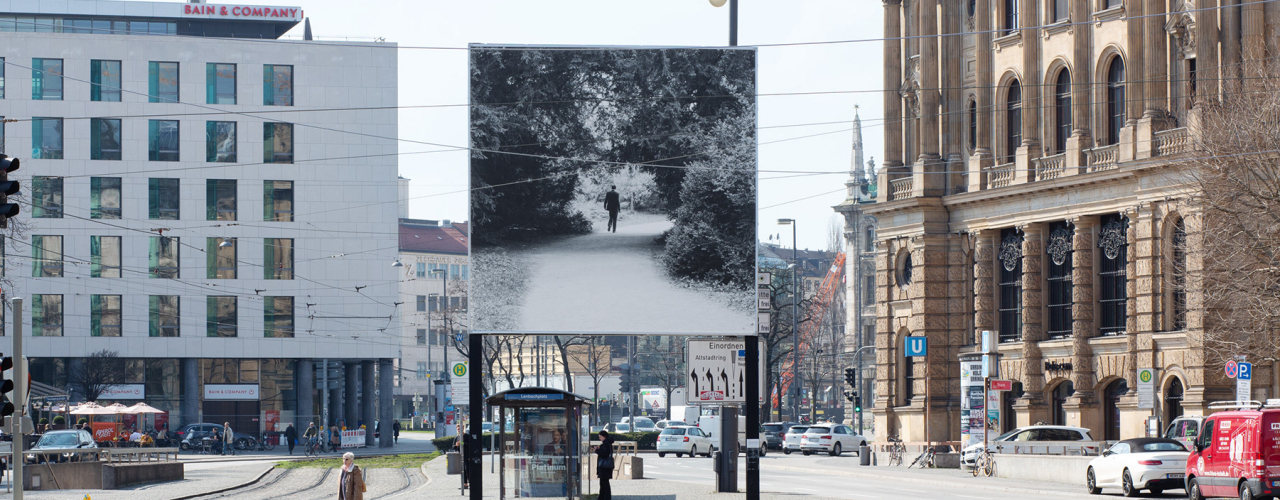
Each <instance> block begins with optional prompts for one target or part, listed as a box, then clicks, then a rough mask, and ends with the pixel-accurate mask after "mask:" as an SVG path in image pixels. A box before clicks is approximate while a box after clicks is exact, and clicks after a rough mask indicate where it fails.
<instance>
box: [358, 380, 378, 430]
mask: <svg viewBox="0 0 1280 500" xmlns="http://www.w3.org/2000/svg"><path fill="white" fill-rule="evenodd" d="M360 384H361V392H364V393H365V394H373V391H374V384H373V361H361V362H360ZM373 399H374V398H373V397H366V398H364V399H362V400H360V418H362V419H364V423H365V426H366V427H365V433H364V445H365V446H374V445H376V444H377V442H376V441H374V439H373V421H374V420H376V419H377V415H376V414H375V413H374V406H373Z"/></svg>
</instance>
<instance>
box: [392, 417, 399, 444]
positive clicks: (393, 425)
mask: <svg viewBox="0 0 1280 500" xmlns="http://www.w3.org/2000/svg"><path fill="white" fill-rule="evenodd" d="M391 431H392V432H394V433H395V435H394V437H395V440H396V443H399V442H400V421H399V420H396V421H395V423H393V424H391Z"/></svg>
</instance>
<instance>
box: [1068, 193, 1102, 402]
mask: <svg viewBox="0 0 1280 500" xmlns="http://www.w3.org/2000/svg"><path fill="white" fill-rule="evenodd" d="M1071 222H1072V225H1074V227H1075V233H1074V234H1072V235H1071V243H1072V254H1071V301H1072V306H1071V365H1072V372H1071V381H1072V382H1073V383H1074V384H1075V390H1076V393H1077V394H1078V395H1079V394H1081V393H1088V392H1090V391H1092V390H1093V385H1094V382H1095V381H1094V379H1095V377H1094V372H1093V349H1092V348H1091V347H1090V346H1089V339H1091V338H1093V337H1094V336H1095V335H1096V334H1097V326H1096V325H1095V324H1094V307H1093V306H1094V287H1093V282H1094V272H1093V251H1094V243H1093V242H1094V232H1095V228H1096V226H1097V224H1098V218H1097V216H1084V217H1078V218H1076V219H1075V220H1072V221H1071ZM1090 397H1091V396H1090Z"/></svg>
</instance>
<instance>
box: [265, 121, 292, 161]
mask: <svg viewBox="0 0 1280 500" xmlns="http://www.w3.org/2000/svg"><path fill="white" fill-rule="evenodd" d="M262 162H263V163H293V124H292V123H263V124H262Z"/></svg>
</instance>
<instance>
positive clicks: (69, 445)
mask: <svg viewBox="0 0 1280 500" xmlns="http://www.w3.org/2000/svg"><path fill="white" fill-rule="evenodd" d="M97 449H98V443H95V442H93V435H92V434H89V431H86V430H80V429H68V430H61V431H50V432H46V433H45V434H44V435H43V436H41V437H40V440H39V441H36V445H35V446H33V447H31V449H30V450H28V451H30V452H31V453H32V455H31V456H30V458H29V460H33V461H35V462H40V463H43V462H47V461H50V460H54V461H57V462H66V461H72V462H77V461H80V459H81V458H80V457H81V454H80V453H76V452H81V451H88V450H97ZM53 452H65V453H59V454H56V455H55V454H53ZM52 457H57V458H56V460H55V459H53V458H52ZM94 458H95V459H96V458H97V457H96V456H94Z"/></svg>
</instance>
